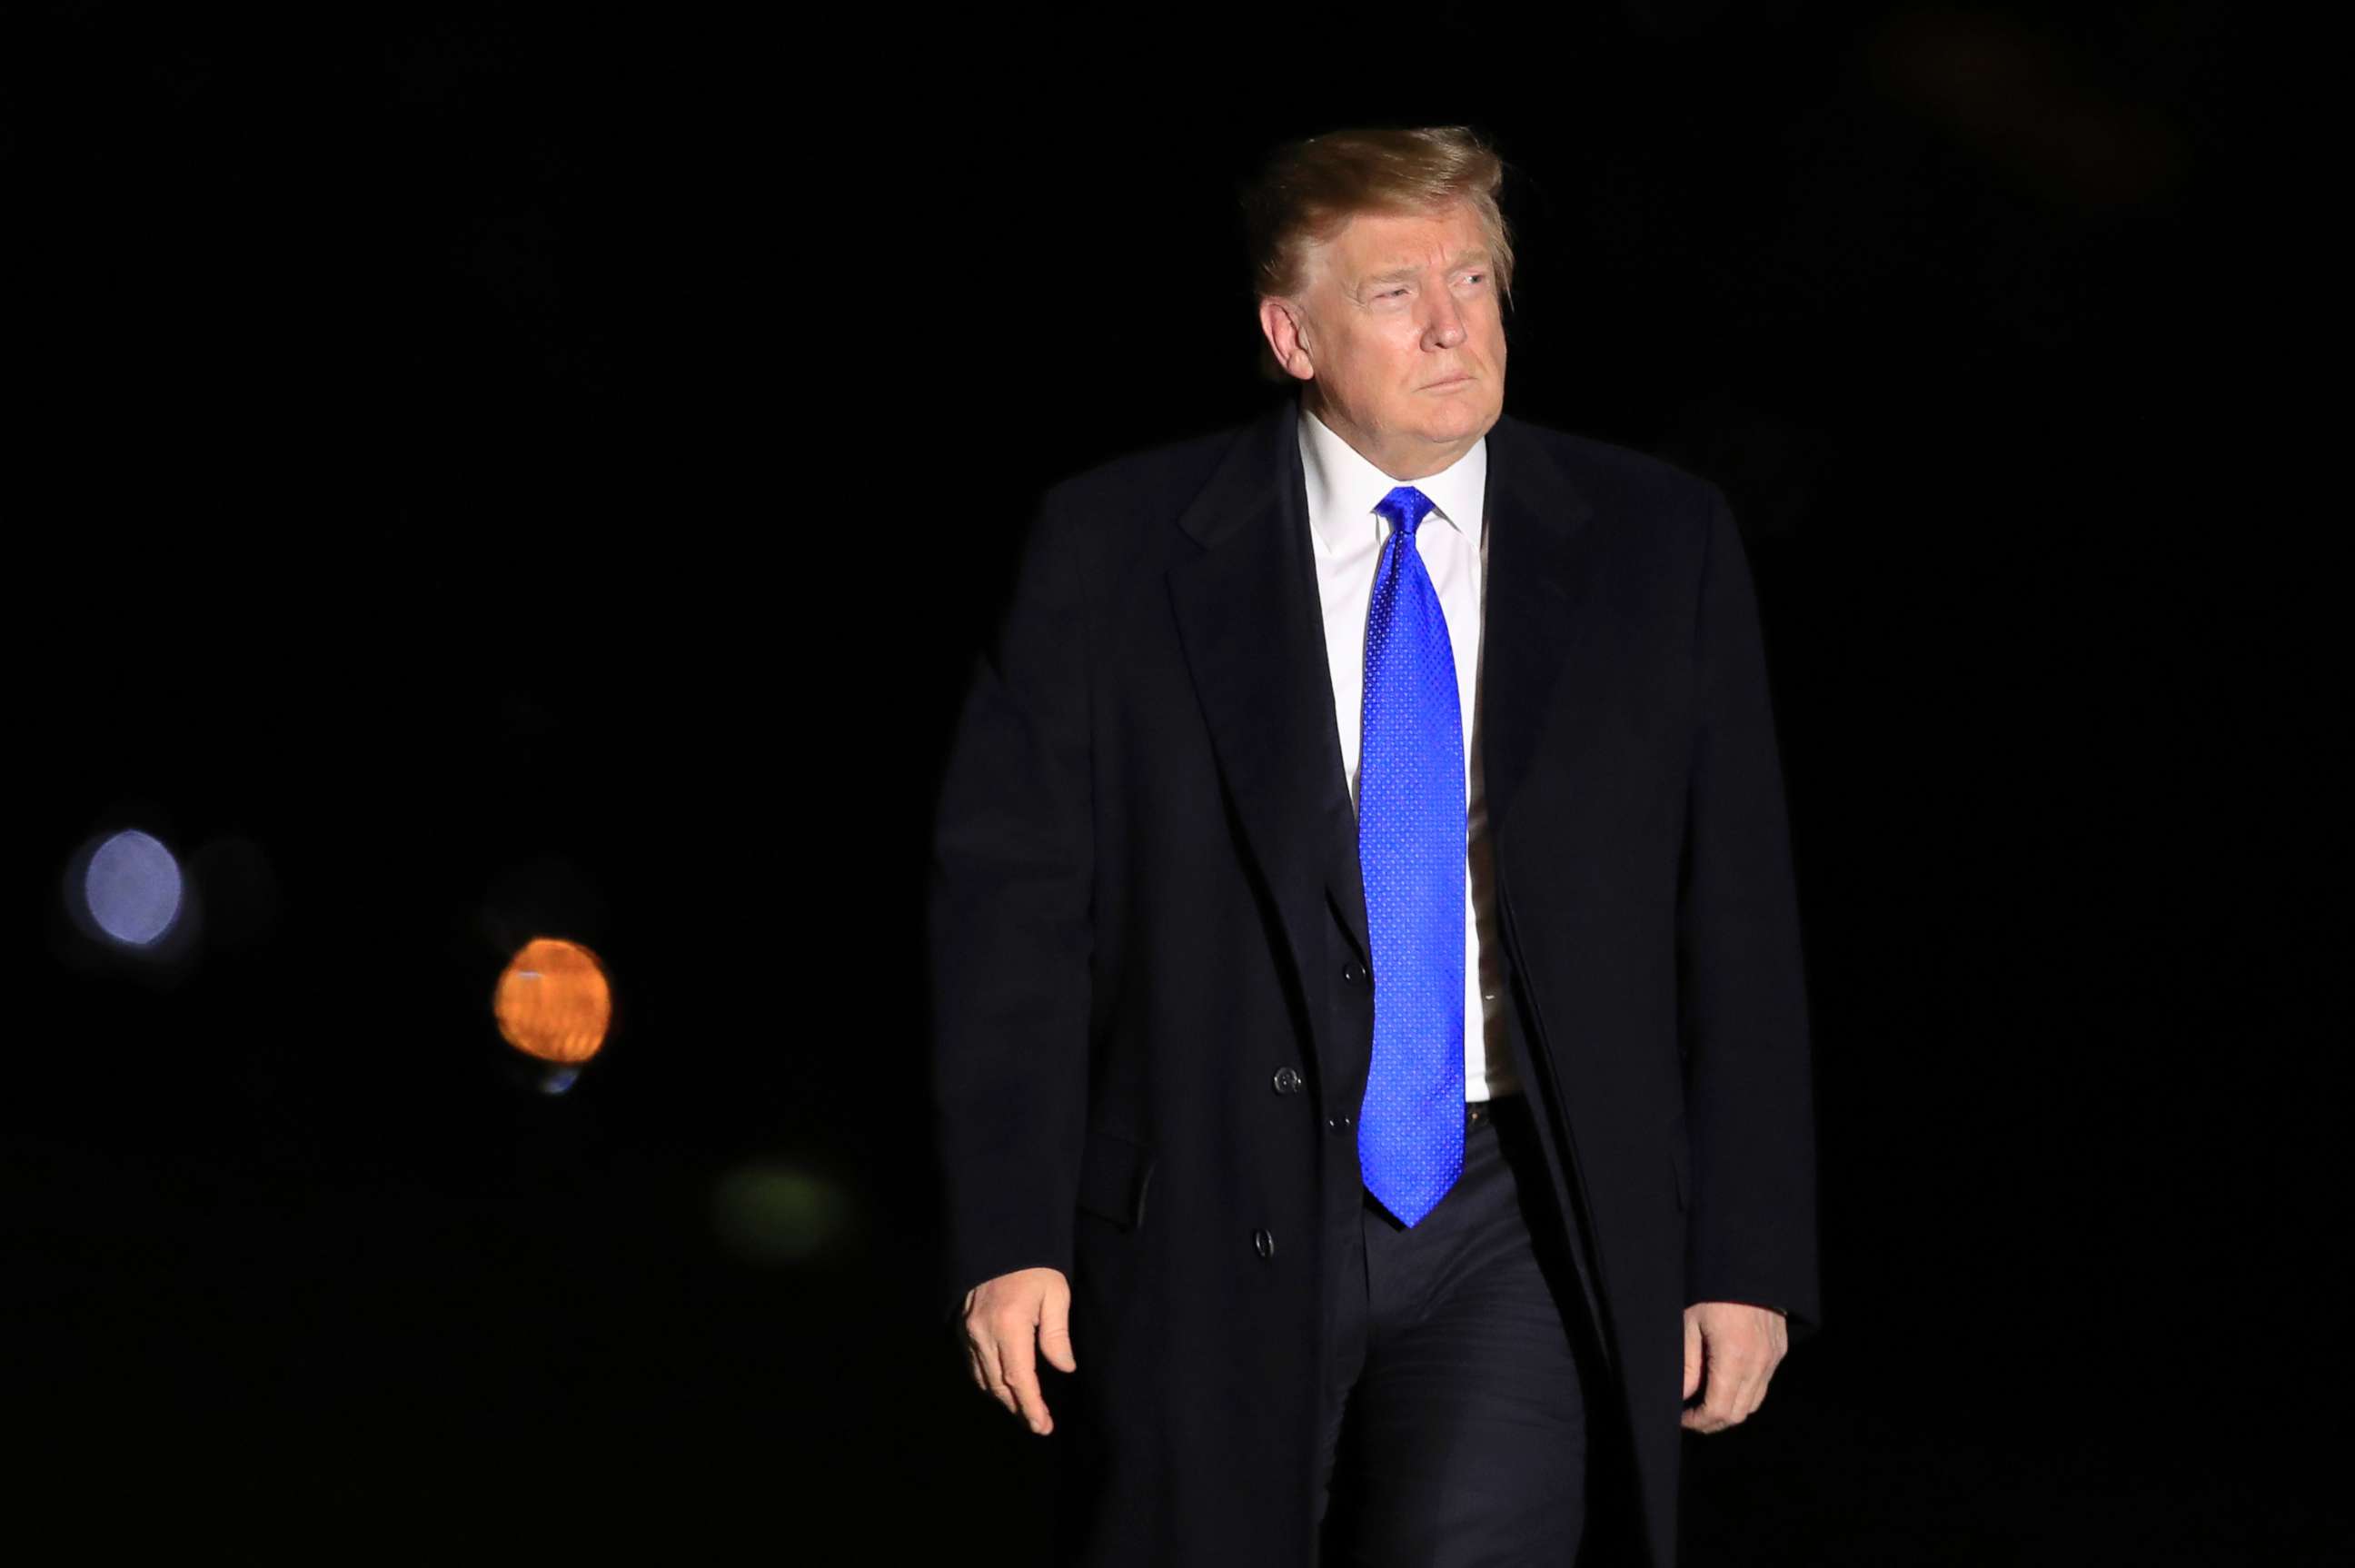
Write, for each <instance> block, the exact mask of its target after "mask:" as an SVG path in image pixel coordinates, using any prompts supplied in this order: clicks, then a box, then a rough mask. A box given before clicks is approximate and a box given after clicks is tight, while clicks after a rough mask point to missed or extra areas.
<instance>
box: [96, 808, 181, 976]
mask: <svg viewBox="0 0 2355 1568" xmlns="http://www.w3.org/2000/svg"><path fill="white" fill-rule="evenodd" d="M81 882H82V886H81V892H82V902H83V904H84V906H85V907H86V908H87V909H88V910H89V911H90V917H91V920H93V921H95V922H97V923H98V928H99V930H101V931H102V932H104V933H106V934H107V935H109V936H111V937H112V938H113V939H114V940H115V941H117V942H120V943H122V944H124V945H126V946H130V947H146V946H150V945H152V944H155V943H156V942H158V941H160V940H162V938H163V936H164V934H165V933H166V932H169V931H170V930H171V929H172V925H173V923H174V922H175V921H176V920H178V919H179V917H180V897H181V878H180V863H179V861H177V860H176V859H173V857H172V852H171V851H170V850H169V849H166V848H164V846H163V843H162V842H161V841H160V840H158V839H157V838H156V837H155V836H154V835H152V834H147V833H142V832H141V831H139V829H137V828H135V827H126V828H124V829H123V831H122V832H120V833H117V834H115V835H114V836H113V837H111V838H109V839H107V840H106V842H104V843H103V844H101V845H100V846H99V847H98V848H97V849H95V850H94V851H92V852H91V858H90V868H89V869H87V870H86V871H84V872H83V873H82V879H81Z"/></svg>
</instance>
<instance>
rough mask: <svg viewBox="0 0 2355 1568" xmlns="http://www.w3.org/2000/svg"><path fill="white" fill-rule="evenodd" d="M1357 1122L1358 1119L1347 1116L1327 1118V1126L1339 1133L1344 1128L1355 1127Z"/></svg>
mask: <svg viewBox="0 0 2355 1568" xmlns="http://www.w3.org/2000/svg"><path fill="white" fill-rule="evenodd" d="M1355 1121H1356V1119H1355V1118H1354V1117H1351V1116H1347V1115H1341V1116H1327V1117H1326V1118H1325V1125H1327V1126H1328V1127H1330V1128H1332V1129H1333V1130H1334V1131H1335V1132H1339V1131H1340V1130H1341V1129H1342V1128H1343V1127H1347V1126H1351V1125H1355Z"/></svg>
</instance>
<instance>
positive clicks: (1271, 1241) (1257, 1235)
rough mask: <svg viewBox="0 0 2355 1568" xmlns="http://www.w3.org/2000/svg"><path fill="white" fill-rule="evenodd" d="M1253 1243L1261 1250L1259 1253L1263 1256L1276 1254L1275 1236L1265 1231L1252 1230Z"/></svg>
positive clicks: (1267, 1256) (1269, 1256)
mask: <svg viewBox="0 0 2355 1568" xmlns="http://www.w3.org/2000/svg"><path fill="white" fill-rule="evenodd" d="M1252 1246H1253V1247H1256V1248H1257V1249H1258V1250H1259V1255H1260V1256H1262V1257H1263V1258H1272V1257H1273V1256H1275V1238H1274V1237H1273V1236H1271V1235H1269V1234H1268V1233H1267V1232H1265V1231H1253V1232H1252Z"/></svg>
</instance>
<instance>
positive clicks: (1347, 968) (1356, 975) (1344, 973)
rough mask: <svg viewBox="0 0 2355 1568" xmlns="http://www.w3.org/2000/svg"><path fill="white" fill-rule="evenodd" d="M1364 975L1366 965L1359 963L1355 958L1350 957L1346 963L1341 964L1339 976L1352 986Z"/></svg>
mask: <svg viewBox="0 0 2355 1568" xmlns="http://www.w3.org/2000/svg"><path fill="white" fill-rule="evenodd" d="M1365 977H1366V966H1365V965H1362V964H1360V963H1359V962H1358V961H1357V960H1356V959H1354V958H1352V959H1350V960H1349V961H1348V963H1347V964H1344V965H1341V978H1343V979H1344V980H1347V981H1348V982H1349V984H1351V985H1352V986H1354V985H1356V984H1358V983H1359V981H1360V980H1363V979H1364V978H1365Z"/></svg>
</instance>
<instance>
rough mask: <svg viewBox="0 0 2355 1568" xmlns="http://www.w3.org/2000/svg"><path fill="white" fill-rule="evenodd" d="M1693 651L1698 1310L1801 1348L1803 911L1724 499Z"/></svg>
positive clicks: (1807, 1134)
mask: <svg viewBox="0 0 2355 1568" xmlns="http://www.w3.org/2000/svg"><path fill="white" fill-rule="evenodd" d="M1694 635H1695V639H1696V650H1695V671H1696V679H1697V684H1696V688H1695V691H1696V704H1697V730H1696V732H1695V735H1694V741H1693V751H1692V762H1691V774H1690V778H1689V784H1688V789H1687V795H1686V800H1687V807H1686V813H1687V814H1686V819H1685V847H1684V869H1683V875H1682V879H1681V886H1680V887H1679V889H1678V928H1677V930H1678V1025H1679V1045H1680V1049H1681V1051H1682V1053H1683V1058H1684V1075H1685V1104H1686V1125H1687V1128H1688V1130H1689V1135H1690V1138H1691V1158H1692V1175H1693V1193H1692V1201H1691V1204H1690V1206H1689V1212H1688V1214H1687V1220H1686V1223H1687V1231H1686V1289H1685V1299H1686V1301H1687V1303H1688V1304H1689V1303H1692V1302H1698V1301H1742V1302H1749V1303H1752V1304H1753V1305H1757V1306H1762V1307H1776V1308H1778V1309H1780V1310H1782V1311H1784V1312H1785V1313H1786V1314H1787V1315H1788V1317H1789V1325H1790V1333H1791V1338H1792V1339H1793V1341H1794V1342H1796V1340H1797V1339H1801V1338H1803V1337H1804V1336H1806V1334H1809V1333H1812V1332H1814V1331H1815V1330H1816V1329H1817V1328H1820V1327H1821V1324H1822V1306H1821V1301H1820V1290H1819V1285H1818V1278H1817V1256H1816V1231H1817V1223H1816V1220H1817V1216H1816V1173H1815V1172H1816V1152H1815V1109H1814V1098H1815V1092H1814V1083H1813V1081H1812V1079H1811V1077H1810V1065H1809V1046H1808V1039H1807V1005H1806V983H1805V979H1804V976H1803V971H1802V963H1801V954H1800V944H1799V925H1798V900H1797V895H1796V890H1795V888H1794V885H1793V880H1792V871H1791V849H1790V827H1789V822H1788V819H1787V817H1786V816H1785V806H1784V798H1783V778H1782V768H1781V763H1780V761H1779V758H1778V755H1777V749H1776V746H1775V740H1774V715H1773V712H1772V709H1771V706H1770V704H1769V701H1768V697H1767V684H1766V667H1765V659H1764V648H1763V645H1762V643H1761V639H1760V635H1759V629H1758V609H1757V602H1756V597H1755V594H1754V592H1753V588H1752V586H1751V579H1750V569H1749V565H1748V561H1747V559H1746V557H1745V556H1744V554H1743V550H1742V539H1741V535H1740V534H1739V533H1738V532H1737V531H1736V530H1735V528H1734V524H1733V517H1732V512H1731V510H1730V509H1729V508H1728V507H1727V506H1726V502H1725V497H1724V496H1723V495H1722V494H1721V493H1719V492H1718V491H1717V490H1716V489H1715V488H1714V487H1713V486H1712V487H1711V489H1710V507H1709V523H1708V528H1707V537H1706V540H1705V543H1704V545H1703V553H1702V566H1701V573H1700V600H1699V609H1698V612H1697V614H1696V617H1695V625H1694Z"/></svg>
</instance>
